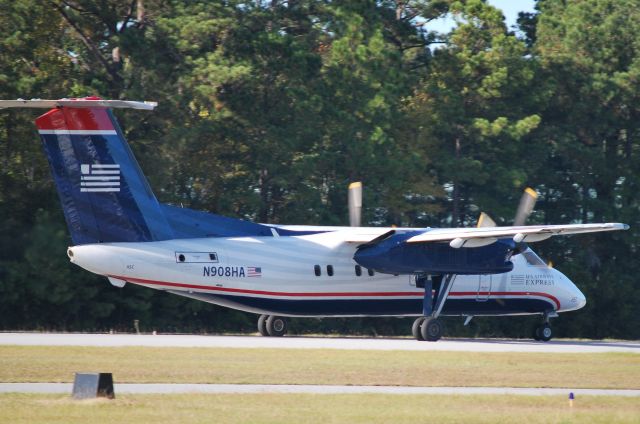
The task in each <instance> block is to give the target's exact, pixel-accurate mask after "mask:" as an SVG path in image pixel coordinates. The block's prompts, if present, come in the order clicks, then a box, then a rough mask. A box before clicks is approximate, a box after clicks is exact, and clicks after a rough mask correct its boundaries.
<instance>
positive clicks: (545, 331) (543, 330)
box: [533, 312, 558, 342]
mask: <svg viewBox="0 0 640 424" xmlns="http://www.w3.org/2000/svg"><path fill="white" fill-rule="evenodd" d="M557 316H558V314H557V313H556V312H545V313H544V314H543V320H544V321H543V323H542V324H540V325H537V326H535V327H534V328H533V340H536V341H539V342H548V341H549V340H551V338H552V337H553V330H552V329H551V324H550V323H549V320H550V319H551V318H556V317H557Z"/></svg>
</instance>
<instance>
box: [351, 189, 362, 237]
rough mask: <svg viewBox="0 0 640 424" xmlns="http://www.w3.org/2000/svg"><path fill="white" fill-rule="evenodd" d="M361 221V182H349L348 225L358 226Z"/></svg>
mask: <svg viewBox="0 0 640 424" xmlns="http://www.w3.org/2000/svg"><path fill="white" fill-rule="evenodd" d="M361 221H362V183H361V182H359V181H358V182H355V183H351V184H349V225H351V226H352V227H359V226H360V223H361Z"/></svg>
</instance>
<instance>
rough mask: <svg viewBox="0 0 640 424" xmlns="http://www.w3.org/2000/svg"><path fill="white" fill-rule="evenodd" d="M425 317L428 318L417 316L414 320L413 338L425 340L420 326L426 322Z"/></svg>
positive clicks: (420, 340)
mask: <svg viewBox="0 0 640 424" xmlns="http://www.w3.org/2000/svg"><path fill="white" fill-rule="evenodd" d="M425 319H427V318H426V317H419V318H416V320H415V321H413V325H412V326H411V334H412V335H413V338H414V339H416V340H418V341H419V342H423V341H424V338H423V337H422V331H421V330H420V327H421V326H422V323H423V322H424V320H425Z"/></svg>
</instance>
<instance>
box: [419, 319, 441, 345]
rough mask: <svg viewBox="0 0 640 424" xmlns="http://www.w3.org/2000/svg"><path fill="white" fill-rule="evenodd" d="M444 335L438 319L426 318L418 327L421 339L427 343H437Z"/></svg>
mask: <svg viewBox="0 0 640 424" xmlns="http://www.w3.org/2000/svg"><path fill="white" fill-rule="evenodd" d="M442 333H444V326H443V325H442V322H441V321H440V320H439V319H436V318H427V319H425V320H424V322H423V323H422V325H421V326H420V334H421V336H422V338H423V339H424V340H426V341H428V342H437V341H438V340H440V337H442Z"/></svg>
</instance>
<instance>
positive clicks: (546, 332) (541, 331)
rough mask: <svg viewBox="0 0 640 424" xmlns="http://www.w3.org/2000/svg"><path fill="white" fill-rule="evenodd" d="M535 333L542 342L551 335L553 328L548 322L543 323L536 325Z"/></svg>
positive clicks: (549, 338) (546, 340)
mask: <svg viewBox="0 0 640 424" xmlns="http://www.w3.org/2000/svg"><path fill="white" fill-rule="evenodd" d="M537 333H538V337H539V338H540V341H542V342H548V341H549V340H551V338H552V337H553V330H552V329H551V326H550V325H549V324H543V325H541V326H540V327H538V331H537Z"/></svg>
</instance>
